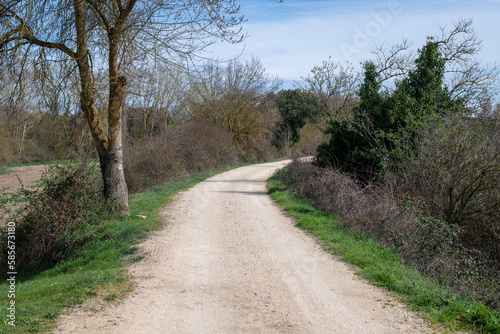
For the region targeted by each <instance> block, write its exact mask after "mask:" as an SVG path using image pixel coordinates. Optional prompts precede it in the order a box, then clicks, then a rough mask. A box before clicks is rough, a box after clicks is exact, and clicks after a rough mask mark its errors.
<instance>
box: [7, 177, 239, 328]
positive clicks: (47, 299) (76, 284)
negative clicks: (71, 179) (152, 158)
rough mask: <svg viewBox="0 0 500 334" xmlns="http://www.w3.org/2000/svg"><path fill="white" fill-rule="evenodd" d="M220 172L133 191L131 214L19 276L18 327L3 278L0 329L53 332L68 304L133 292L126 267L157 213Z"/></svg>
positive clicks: (102, 226)
mask: <svg viewBox="0 0 500 334" xmlns="http://www.w3.org/2000/svg"><path fill="white" fill-rule="evenodd" d="M231 168H235V167H231ZM231 168H227V169H224V170H223V171H225V170H229V169H231ZM219 172H222V171H218V172H215V171H210V172H206V173H203V174H200V175H197V176H191V177H188V178H185V179H183V180H181V181H178V182H173V183H170V184H167V185H165V186H162V187H158V188H156V189H153V190H150V191H148V192H144V193H139V194H134V195H132V196H131V197H130V201H129V205H130V211H131V215H130V216H127V217H120V218H114V219H110V220H106V221H103V222H101V223H100V224H99V225H98V226H92V227H89V229H90V230H89V231H82V232H81V233H82V235H93V237H92V240H90V241H89V242H87V243H85V244H84V245H83V246H82V247H81V248H79V249H78V250H76V251H75V252H74V253H73V254H72V255H71V256H70V257H68V259H66V260H64V261H62V262H60V263H59V264H58V265H56V266H55V267H54V268H52V269H49V270H46V271H44V272H42V273H40V274H38V275H36V276H33V277H30V278H29V279H23V278H22V277H16V279H17V280H16V296H15V307H16V312H15V316H16V319H15V320H16V322H15V324H16V327H12V326H10V325H9V324H8V320H9V319H8V318H7V311H8V310H7V306H8V305H9V304H8V303H9V301H10V298H8V291H9V285H8V283H7V282H6V281H3V282H0V291H1V292H0V307H1V309H0V310H1V312H0V317H1V318H0V319H1V321H0V333H31V332H49V331H50V330H51V329H52V328H53V326H54V324H55V319H57V317H58V316H59V315H60V314H61V313H63V312H64V311H65V309H67V308H68V307H70V306H72V305H78V304H81V303H83V301H85V300H86V299H88V298H90V297H93V296H100V297H101V299H102V300H104V301H111V300H114V299H116V298H118V297H119V296H120V295H122V294H123V293H125V292H127V291H129V290H130V282H129V276H128V274H127V271H126V266H127V265H128V264H129V263H133V262H136V261H139V260H140V259H141V258H142V257H141V256H139V255H137V254H136V251H137V249H136V247H135V245H137V244H138V243H140V242H141V241H143V240H144V239H145V238H146V237H147V235H148V233H149V232H151V231H153V230H158V229H160V228H161V227H162V226H163V223H162V222H161V221H160V220H158V218H157V214H158V211H159V210H160V209H161V208H162V207H164V206H165V205H166V204H167V203H168V202H169V201H170V200H171V198H172V197H173V195H174V194H176V193H177V192H179V191H181V190H185V189H188V188H190V187H192V186H193V185H195V184H197V183H198V182H200V181H203V180H204V179H206V178H208V177H211V176H213V175H215V174H217V173H219ZM137 215H142V216H146V217H147V218H146V219H143V218H140V217H137ZM96 231H97V233H95V232H96Z"/></svg>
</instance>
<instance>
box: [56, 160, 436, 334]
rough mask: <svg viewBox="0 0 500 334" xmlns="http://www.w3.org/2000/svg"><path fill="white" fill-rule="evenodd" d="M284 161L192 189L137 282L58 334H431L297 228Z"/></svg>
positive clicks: (178, 203) (155, 239)
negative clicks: (275, 184)
mask: <svg viewBox="0 0 500 334" xmlns="http://www.w3.org/2000/svg"><path fill="white" fill-rule="evenodd" d="M282 166H283V162H275V163H268V164H262V165H254V166H248V167H242V168H239V169H235V170H232V171H229V172H226V173H223V174H220V175H218V176H215V177H213V178H210V179H208V180H206V181H205V182H202V183H200V184H198V185H197V186H195V187H193V188H191V189H190V190H189V191H186V192H183V193H181V194H179V195H178V196H177V198H176V199H175V200H174V201H173V202H172V203H171V204H170V205H168V206H167V207H166V208H164V209H163V210H162V211H161V214H160V217H161V219H162V220H163V221H164V222H165V225H166V227H165V228H164V229H163V230H162V231H160V232H157V233H155V234H154V235H153V236H152V237H150V238H149V239H148V240H147V241H146V242H144V243H143V244H142V245H141V252H142V253H143V255H144V256H145V258H144V259H143V260H141V261H139V262H137V263H135V264H133V265H131V267H130V268H129V271H130V273H131V274H132V275H133V280H134V289H133V292H131V293H129V294H127V295H126V296H125V297H124V298H123V299H121V300H119V301H117V300H115V301H113V302H110V303H109V304H108V305H107V306H106V307H104V308H103V309H101V310H98V311H95V308H94V307H93V306H92V305H95V304H93V303H92V301H89V302H86V303H84V304H83V305H80V306H78V307H76V308H75V309H73V310H72V311H71V312H70V313H69V314H67V315H62V316H61V317H60V319H59V322H58V325H57V328H56V329H55V331H54V332H55V333H120V334H122V333H173V334H182V333H203V334H205V333H217V334H219V333H231V334H234V333H256V334H257V333H259V334H261V333H307V334H311V333H318V334H324V333H357V334H361V333H370V334H372V333H386V334H387V333H398V334H399V333H431V332H433V331H432V329H431V328H430V327H428V325H427V324H426V323H425V322H424V321H423V320H422V319H421V318H419V317H417V316H416V315H415V314H414V313H413V312H412V311H410V310H408V309H406V308H405V307H404V306H403V305H402V304H401V303H400V302H398V301H397V300H396V299H395V298H393V297H392V296H391V295H390V294H389V293H387V292H385V291H383V290H381V289H379V288H376V287H374V286H372V285H369V284H368V283H367V282H365V281H364V280H363V279H361V278H360V277H358V276H357V275H356V274H355V273H354V270H353V269H352V268H351V267H350V266H349V265H347V264H345V263H344V262H342V261H340V260H338V259H337V258H335V257H333V256H332V255H330V254H328V253H326V252H325V251H323V250H322V248H321V247H320V246H319V245H318V244H317V242H316V241H315V240H314V239H313V238H312V237H310V236H308V235H307V234H305V233H304V232H303V231H301V230H300V229H298V228H297V227H296V226H295V225H294V221H293V220H292V219H291V218H290V217H288V216H287V215H286V214H285V213H284V212H283V211H282V210H281V209H280V208H279V207H278V206H277V205H276V204H275V203H274V202H273V201H272V200H271V198H270V197H269V196H268V194H267V191H266V180H267V179H268V178H269V177H270V176H271V174H272V173H273V172H274V171H276V170H277V169H279V168H281V167H282Z"/></svg>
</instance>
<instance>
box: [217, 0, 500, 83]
mask: <svg viewBox="0 0 500 334" xmlns="http://www.w3.org/2000/svg"><path fill="white" fill-rule="evenodd" d="M494 9H496V10H494ZM498 9H500V6H499V2H498V1H496V2H494V1H492V0H489V1H474V2H470V1H453V2H452V1H437V2H436V1H419V2H415V1H410V0H400V1H398V0H388V1H371V2H363V1H357V2H353V1H351V2H347V1H305V0H300V1H299V0H295V1H293V0H285V2H284V3H282V4H277V3H273V2H271V1H268V0H266V1H264V0H262V1H255V0H247V1H243V3H242V13H243V14H246V12H245V10H247V11H248V15H247V18H248V22H247V23H246V24H245V25H244V30H245V31H247V32H248V33H249V35H250V37H249V38H248V39H247V40H246V41H245V44H246V47H245V52H244V53H243V56H242V57H243V58H244V59H248V58H251V57H252V56H257V57H259V58H260V59H261V61H262V63H263V65H264V67H265V68H266V70H267V72H268V73H271V74H272V75H278V76H280V77H282V78H284V79H288V80H298V79H300V77H304V76H307V74H308V73H309V72H310V70H311V69H312V67H313V66H314V65H315V64H320V63H321V62H322V61H323V60H326V59H327V58H328V57H329V56H332V57H333V59H335V60H338V61H341V62H343V61H350V62H352V63H353V64H358V63H360V62H361V61H364V60H367V59H369V58H370V56H371V55H370V51H369V50H370V48H371V47H373V45H375V44H380V43H383V42H387V43H389V44H392V43H396V42H399V41H400V40H401V39H402V38H403V37H406V38H408V39H409V40H412V41H414V42H415V43H414V46H415V48H418V47H420V46H421V45H422V44H423V43H424V42H425V38H426V36H428V35H434V34H437V33H438V32H439V27H440V26H443V25H448V26H451V25H453V22H456V21H457V20H459V19H460V18H473V19H474V25H473V27H474V29H475V31H476V32H477V34H478V35H479V37H480V38H481V39H483V40H484V48H483V53H482V55H481V57H482V59H484V60H485V61H487V62H490V63H492V62H494V61H495V59H499V58H498V55H500V43H499V40H498V31H500V20H499V19H498V13H500V10H498ZM349 46H350V47H351V48H349ZM241 50H242V46H241V45H239V46H227V45H226V46H221V45H218V46H216V47H215V48H214V52H215V53H216V54H218V55H220V56H221V57H226V58H229V57H234V56H236V55H238V54H239V53H240V52H241ZM346 50H347V51H346ZM349 50H350V51H351V52H348V51H349Z"/></svg>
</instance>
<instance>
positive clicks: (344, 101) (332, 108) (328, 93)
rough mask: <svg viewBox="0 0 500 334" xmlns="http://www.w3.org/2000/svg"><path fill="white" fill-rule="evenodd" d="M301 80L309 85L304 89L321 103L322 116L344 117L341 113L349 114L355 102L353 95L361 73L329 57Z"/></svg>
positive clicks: (348, 64)
mask: <svg viewBox="0 0 500 334" xmlns="http://www.w3.org/2000/svg"><path fill="white" fill-rule="evenodd" d="M302 80H304V81H305V82H307V84H308V86H309V87H308V88H306V89H307V90H308V91H309V92H311V93H313V94H315V95H316V96H317V97H318V98H319V100H320V103H322V104H323V109H324V110H323V111H324V112H323V113H322V115H323V116H324V117H329V116H334V115H335V116H337V117H344V116H343V115H341V113H342V112H344V114H349V113H350V110H351V109H352V107H353V106H355V105H356V104H357V100H356V98H355V95H356V90H357V89H358V86H359V84H360V80H361V74H360V72H359V71H357V70H356V69H355V68H354V67H353V66H352V64H350V63H347V64H345V65H344V64H341V63H339V62H334V61H333V60H332V59H331V57H330V58H329V59H328V60H325V61H323V63H322V64H321V65H317V66H314V68H313V69H312V70H311V74H309V75H308V76H307V77H305V78H302ZM339 113H340V114H339Z"/></svg>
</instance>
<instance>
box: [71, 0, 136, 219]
mask: <svg viewBox="0 0 500 334" xmlns="http://www.w3.org/2000/svg"><path fill="white" fill-rule="evenodd" d="M74 6H75V23H76V32H77V52H76V56H77V57H76V62H77V64H78V70H79V73H80V83H81V89H82V92H81V100H80V104H81V108H82V111H83V113H84V115H85V118H86V119H87V122H88V124H89V127H90V132H91V134H92V138H93V140H94V144H95V147H96V149H97V152H98V154H99V162H100V166H101V173H102V179H103V183H104V195H105V197H106V198H107V199H110V200H113V201H115V202H116V203H118V205H119V206H120V212H121V213H123V214H130V209H129V207H128V190H127V184H126V182H125V174H124V172H123V151H122V132H121V127H122V123H121V110H122V107H121V95H122V94H121V91H122V90H123V86H124V84H125V80H124V79H123V78H118V76H117V75H115V74H117V72H118V47H117V43H113V45H112V46H111V45H110V65H111V63H112V61H111V59H114V58H115V57H116V66H113V67H111V66H110V69H109V71H110V95H109V113H108V133H106V131H104V126H103V122H102V120H101V117H100V115H99V112H98V110H97V107H96V105H95V100H94V97H95V96H96V93H97V92H96V89H95V83H94V81H93V76H92V71H91V67H90V60H89V50H88V47H87V26H86V17H85V2H84V1H82V0H74ZM111 37H112V36H111V35H110V43H111ZM113 41H115V42H116V38H113ZM111 53H112V54H111Z"/></svg>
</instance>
